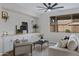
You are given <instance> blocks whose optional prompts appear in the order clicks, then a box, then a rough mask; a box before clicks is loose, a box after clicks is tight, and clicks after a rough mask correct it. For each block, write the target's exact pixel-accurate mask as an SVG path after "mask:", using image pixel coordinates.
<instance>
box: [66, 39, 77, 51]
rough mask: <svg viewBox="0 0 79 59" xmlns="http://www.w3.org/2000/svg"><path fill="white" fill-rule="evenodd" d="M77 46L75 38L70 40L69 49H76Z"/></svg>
mask: <svg viewBox="0 0 79 59" xmlns="http://www.w3.org/2000/svg"><path fill="white" fill-rule="evenodd" d="M77 47H78V44H77V42H76V41H75V40H73V39H72V40H69V41H68V44H67V48H68V49H69V50H76V48H77Z"/></svg>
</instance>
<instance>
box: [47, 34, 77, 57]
mask: <svg viewBox="0 0 79 59" xmlns="http://www.w3.org/2000/svg"><path fill="white" fill-rule="evenodd" d="M48 55H49V56H79V38H78V37H77V36H76V35H73V34H72V35H70V36H69V39H61V40H60V41H59V42H58V43H56V45H54V46H49V48H48Z"/></svg>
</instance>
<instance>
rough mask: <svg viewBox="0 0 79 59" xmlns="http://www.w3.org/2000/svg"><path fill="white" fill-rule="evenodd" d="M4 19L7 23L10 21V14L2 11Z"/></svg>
mask: <svg viewBox="0 0 79 59" xmlns="http://www.w3.org/2000/svg"><path fill="white" fill-rule="evenodd" d="M2 19H5V21H7V19H8V12H6V11H2Z"/></svg>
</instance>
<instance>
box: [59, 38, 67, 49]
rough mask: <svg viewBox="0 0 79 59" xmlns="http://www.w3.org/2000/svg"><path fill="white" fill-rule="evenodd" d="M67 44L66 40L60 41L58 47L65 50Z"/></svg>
mask: <svg viewBox="0 0 79 59" xmlns="http://www.w3.org/2000/svg"><path fill="white" fill-rule="evenodd" d="M67 43H68V40H64V39H63V40H60V47H61V48H66V47H67Z"/></svg>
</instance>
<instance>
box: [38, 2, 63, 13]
mask: <svg viewBox="0 0 79 59" xmlns="http://www.w3.org/2000/svg"><path fill="white" fill-rule="evenodd" d="M43 5H44V7H42V6H38V8H40V10H45V12H47V11H52V10H54V9H59V8H64V7H63V6H60V7H55V6H57V5H58V3H54V4H53V5H52V3H43Z"/></svg>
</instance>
